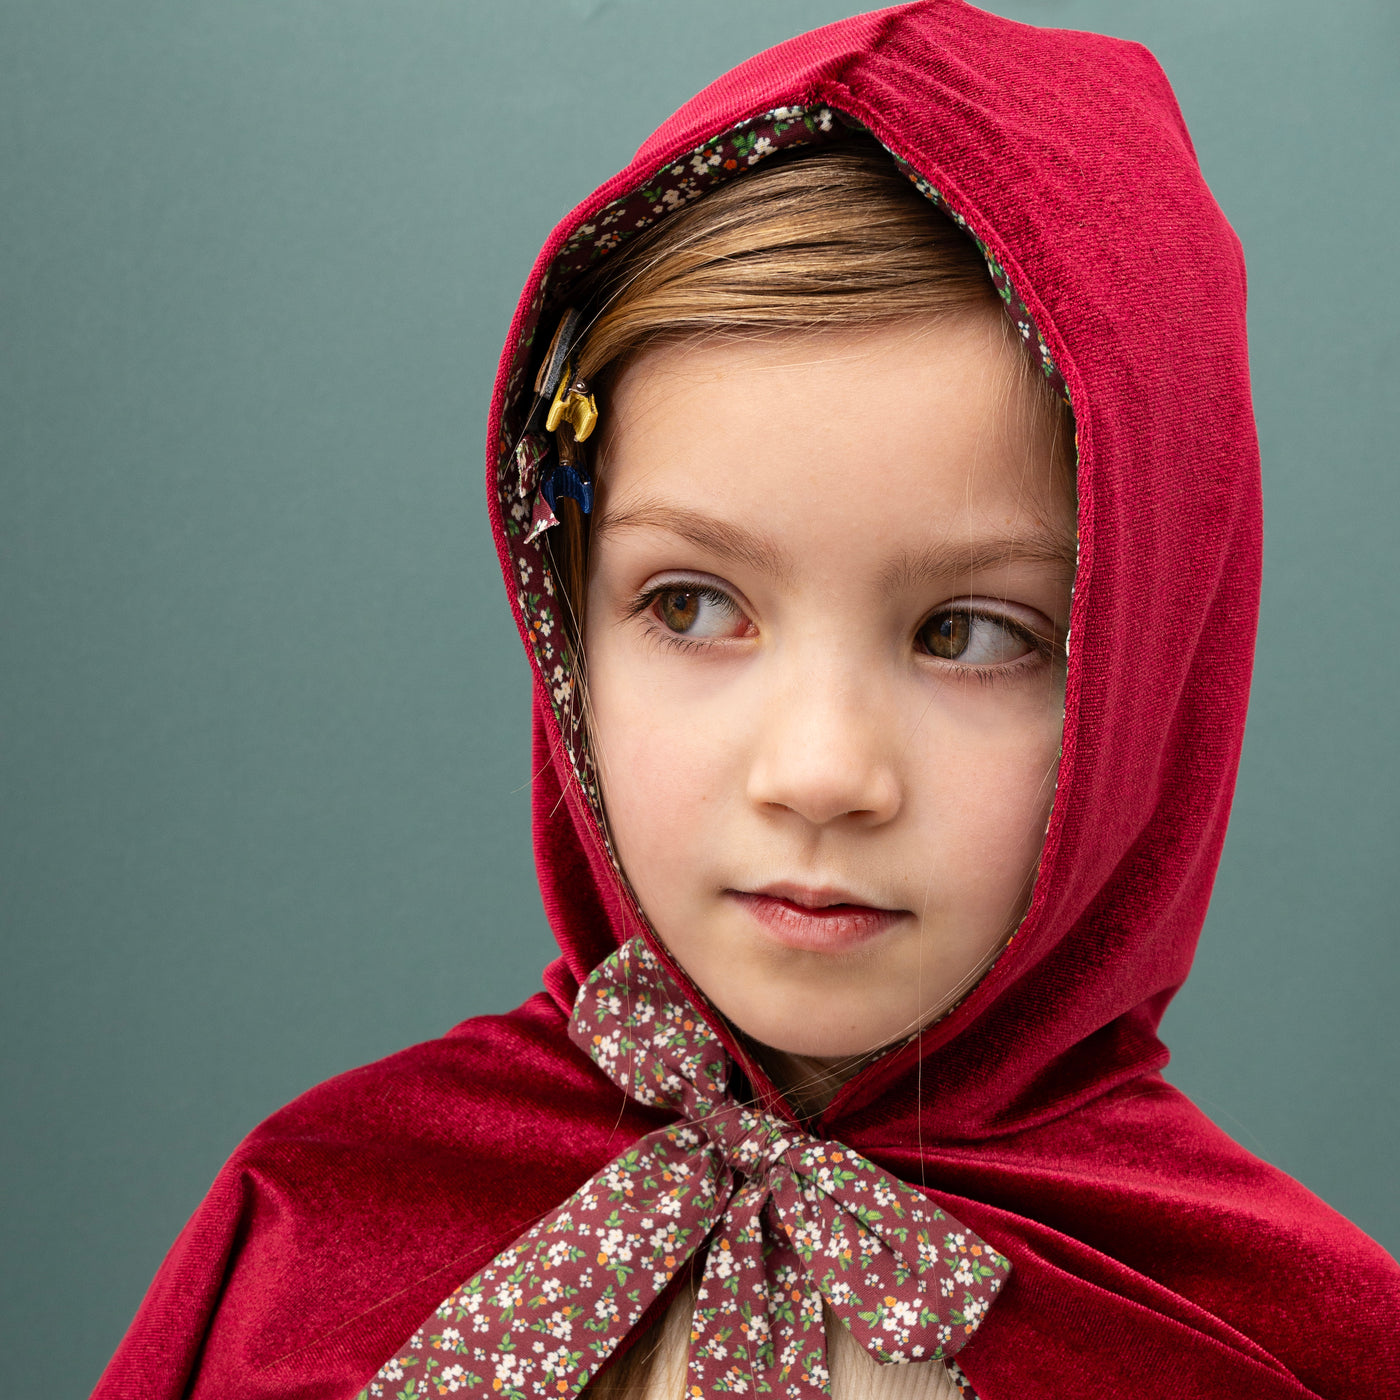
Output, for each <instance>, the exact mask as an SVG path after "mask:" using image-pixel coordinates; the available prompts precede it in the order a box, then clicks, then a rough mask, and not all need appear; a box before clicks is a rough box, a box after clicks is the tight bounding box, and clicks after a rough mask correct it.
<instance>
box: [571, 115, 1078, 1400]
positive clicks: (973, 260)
mask: <svg viewBox="0 0 1400 1400" xmlns="http://www.w3.org/2000/svg"><path fill="white" fill-rule="evenodd" d="M575 304H576V305H579V306H581V308H582V309H583V311H584V315H585V324H586V326H587V329H586V331H585V334H584V338H583V339H582V341H581V343H580V345H579V348H578V350H577V359H576V362H575V363H576V371H577V374H578V376H579V377H580V378H582V379H584V380H586V381H587V382H588V384H589V385H590V386H591V387H592V388H593V390H594V392H595V393H596V395H597V397H598V400H599V406H600V412H601V413H602V414H603V415H606V414H607V412H608V404H607V394H608V389H609V387H610V385H611V383H612V382H613V381H614V380H615V379H616V377H617V375H618V374H619V373H620V372H621V371H622V370H623V369H625V368H626V367H627V365H628V364H630V363H632V362H633V361H634V360H636V359H637V358H638V357H639V356H641V355H643V354H645V353H646V352H647V351H648V350H650V349H654V348H657V347H659V346H662V345H670V344H674V343H676V342H678V341H687V340H699V339H713V338H715V337H722V336H745V337H747V336H753V335H767V334H780V333H787V332H806V333H811V332H813V331H820V330H822V329H823V328H832V329H837V328H840V329H851V328H862V327H875V326H880V325H886V324H889V323H890V322H897V321H910V320H915V319H923V320H928V319H930V318H932V319H935V320H936V319H939V318H948V317H953V316H957V315H961V314H964V313H967V312H972V311H976V310H979V309H986V308H988V307H993V308H994V307H996V306H997V305H998V304H999V296H998V293H997V291H996V288H995V287H994V286H993V285H992V280H991V276H990V274H989V273H988V271H987V267H986V264H985V262H984V261H983V259H982V256H981V254H980V253H979V251H978V249H977V247H976V245H975V244H974V243H973V242H972V240H971V239H970V238H968V236H967V235H966V234H964V233H963V232H962V231H961V230H960V229H959V228H958V227H957V226H956V225H955V224H954V223H953V222H952V220H950V219H949V218H947V217H946V216H945V215H944V214H942V213H941V212H940V211H939V210H938V209H937V208H935V207H934V205H932V204H931V203H930V202H929V201H928V200H927V199H926V198H925V197H924V196H923V195H921V194H920V193H919V192H918V190H917V189H915V187H914V185H913V183H912V182H911V181H910V180H909V179H908V178H907V177H906V176H905V175H904V174H903V173H901V171H900V170H899V168H898V167H897V166H896V165H895V164H894V162H893V160H892V159H891V158H890V155H889V153H888V152H887V151H886V150H885V149H884V148H883V147H882V146H880V145H879V144H878V143H877V142H875V141H874V140H873V139H871V138H868V137H853V138H851V139H850V140H848V141H845V142H842V143H841V144H839V145H836V146H828V147H823V148H822V149H820V150H817V151H814V152H806V153H800V154H798V155H796V156H794V157H792V158H788V159H783V158H781V157H779V158H776V159H774V160H773V162H772V163H771V164H765V165H764V166H762V167H760V168H759V169H757V170H756V171H754V172H753V173H752V174H746V175H744V176H742V177H741V178H737V179H735V180H732V181H731V182H729V183H728V184H726V185H723V186H721V187H720V188H719V189H717V190H715V191H713V192H712V193H710V194H707V195H706V196H705V197H704V198H703V199H700V200H697V201H696V202H695V203H694V204H691V205H687V206H684V207H682V208H681V209H680V210H678V211H677V212H675V213H673V214H671V215H668V216H667V217H666V218H664V219H662V220H661V221H660V223H658V224H656V225H655V226H653V227H652V228H651V229H649V230H648V231H647V232H646V233H644V234H641V235H639V236H638V237H637V238H636V240H635V241H633V242H632V243H629V244H627V245H625V246H624V247H623V249H622V250H621V251H620V252H618V253H617V254H615V255H614V256H613V257H612V258H610V259H609V260H608V261H607V262H606V263H604V264H603V265H602V266H601V267H600V268H599V269H598V270H597V271H596V272H595V273H594V274H593V275H592V277H591V278H590V279H589V280H588V281H587V282H586V283H585V284H583V286H582V287H581V288H580V289H579V293H578V296H577V299H576V301H575ZM1007 330H1008V333H1010V334H1014V331H1013V330H1012V328H1011V326H1010V322H1009V321H1008V322H1007ZM1021 360H1022V363H1023V365H1024V371H1025V380H1026V382H1028V383H1029V384H1031V385H1033V386H1035V387H1034V388H1033V391H1032V392H1033V394H1034V395H1035V396H1036V397H1037V400H1038V410H1039V412H1040V414H1041V416H1042V418H1043V421H1044V423H1045V425H1046V430H1047V434H1048V435H1049V437H1050V439H1051V441H1052V442H1053V443H1054V460H1055V463H1056V465H1057V467H1058V468H1059V469H1060V470H1061V471H1064V472H1067V473H1068V472H1072V470H1073V461H1074V449H1073V422H1072V419H1071V416H1070V413H1069V409H1068V406H1067V405H1066V404H1065V403H1064V401H1063V399H1061V398H1060V396H1059V394H1058V393H1056V392H1055V390H1054V389H1053V387H1052V386H1051V385H1050V383H1049V382H1048V381H1047V380H1046V379H1045V377H1044V375H1043V374H1042V373H1041V371H1040V368H1039V366H1038V365H1036V364H1033V363H1032V360H1031V357H1030V356H1029V355H1026V354H1023V355H1022V356H1021ZM560 431H561V432H569V433H570V441H569V442H568V444H567V450H569V451H571V452H572V455H573V456H574V457H575V458H577V457H579V456H580V455H582V454H581V452H580V449H579V448H578V447H577V446H576V445H574V444H573V442H572V430H571V429H565V428H561V429H560ZM561 450H565V449H564V446H563V445H561ZM595 465H596V464H595ZM1068 482H1069V485H1070V487H1071V489H1072V484H1073V478H1072V476H1069V477H1068ZM560 507H561V509H560V512H559V514H560V521H561V528H559V529H557V530H553V531H551V532H550V549H551V553H552V556H553V563H554V566H555V571H556V575H557V577H558V578H559V580H560V583H561V588H562V591H563V594H564V597H565V600H566V603H567V605H568V610H569V614H570V616H571V626H572V630H573V636H572V637H571V638H570V644H571V646H572V647H573V649H574V652H575V656H574V661H575V671H576V674H577V675H578V677H579V679H580V681H581V682H583V681H584V674H585V673H584V669H583V664H582V663H583V657H582V656H581V655H580V654H579V653H580V651H581V646H580V638H581V635H582V621H583V607H584V596H585V589H586V584H587V575H588V528H587V527H588V522H587V517H586V516H584V515H582V514H581V513H580V512H579V510H578V509H577V507H576V506H575V504H574V502H573V501H572V500H561V501H560ZM583 698H584V704H585V705H586V704H587V687H586V682H584V689H583ZM693 1287H694V1284H693V1282H692V1284H691V1288H692V1290H693ZM686 1296H687V1295H686V1293H682V1295H681V1297H682V1299H684V1298H685V1297H686ZM664 1323H665V1318H664V1316H663V1317H662V1318H660V1319H658V1321H657V1322H656V1323H654V1324H653V1325H652V1326H651V1327H650V1328H649V1329H648V1330H647V1332H646V1333H645V1334H644V1335H643V1336H641V1337H639V1338H638V1339H637V1340H636V1342H635V1343H634V1344H633V1346H632V1347H631V1348H630V1349H629V1350H628V1352H627V1353H626V1355H624V1356H623V1357H622V1358H621V1359H620V1360H619V1361H618V1362H617V1363H616V1364H615V1365H613V1366H611V1367H609V1368H608V1369H607V1370H606V1371H605V1372H604V1373H603V1374H602V1375H601V1376H600V1377H598V1378H597V1379H596V1380H595V1381H593V1382H591V1383H590V1384H589V1386H588V1387H587V1391H588V1394H589V1395H590V1396H599V1397H604V1396H607V1397H613V1396H618V1397H620V1396H628V1395H630V1396H639V1395H644V1394H646V1393H647V1392H648V1390H649V1388H650V1382H651V1381H652V1379H653V1376H652V1373H653V1370H654V1368H655V1365H656V1362H657V1359H658V1357H659V1356H660V1354H661V1342H662V1334H663V1326H664ZM687 1332H688V1329H687ZM666 1379H667V1381H668V1382H669V1379H670V1378H666ZM683 1388H684V1386H683V1381H682V1383H681V1384H680V1385H679V1386H678V1388H677V1396H678V1397H679V1395H680V1394H681V1391H682V1390H683Z"/></svg>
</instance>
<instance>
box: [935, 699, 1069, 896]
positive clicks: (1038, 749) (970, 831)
mask: <svg viewBox="0 0 1400 1400" xmlns="http://www.w3.org/2000/svg"><path fill="white" fill-rule="evenodd" d="M1059 754H1060V719H1059V711H1058V709H1057V710H1056V711H1055V713H1054V715H1053V717H1052V716H1049V715H1042V716H1035V717H1034V718H1032V717H1029V716H1028V717H1027V718H1026V720H1025V722H1023V723H1021V724H1017V725H1013V726H1008V727H1007V728H1005V729H1002V730H1001V731H1000V732H998V733H996V734H982V735H978V736H973V737H968V739H967V741H966V742H965V744H964V745H962V746H961V747H959V748H956V749H955V750H954V751H953V752H952V753H949V752H948V751H947V750H945V753H944V757H943V758H942V759H941V760H939V759H936V758H935V759H934V760H932V761H931V762H930V763H929V764H928V766H927V768H926V777H925V782H926V784H927V788H928V791H929V793H930V794H931V802H930V810H931V812H932V816H931V821H933V822H935V823H936V824H937V826H938V828H939V830H940V832H941V835H940V837H939V838H938V839H937V841H936V843H935V844H936V845H938V846H941V847H942V848H943V849H944V850H945V851H947V852H948V853H949V855H950V856H951V858H952V859H953V860H954V861H955V863H956V865H957V868H959V869H960V870H961V871H962V872H963V875H964V879H963V881H962V882H961V883H960V884H959V885H957V886H956V887H957V888H960V889H961V890H962V892H963V896H964V898H965V899H966V900H967V901H968V903H969V904H970V905H971V906H973V907H976V908H980V909H982V910H984V911H985V913H986V917H987V918H989V919H991V920H993V921H1000V920H1001V919H1003V918H1005V917H1006V915H1007V911H1008V910H1011V911H1013V912H1019V911H1017V908H1016V906H1017V905H1018V904H1020V905H1021V906H1023V905H1024V901H1025V900H1026V899H1028V898H1029V895H1030V890H1031V886H1032V883H1033V877H1034V874H1035V869H1036V865H1037V862H1038V861H1039V859H1040V852H1041V847H1042V846H1043V844H1044V840H1045V827H1046V823H1047V822H1048V820H1049V817H1050V808H1051V805H1052V802H1053V800H1054V793H1055V778H1056V773H1057V769H1058V764H1059Z"/></svg>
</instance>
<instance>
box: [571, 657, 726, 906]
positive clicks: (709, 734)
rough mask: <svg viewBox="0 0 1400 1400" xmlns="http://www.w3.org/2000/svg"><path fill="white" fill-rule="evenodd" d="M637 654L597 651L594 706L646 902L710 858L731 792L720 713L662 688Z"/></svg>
mask: <svg viewBox="0 0 1400 1400" xmlns="http://www.w3.org/2000/svg"><path fill="white" fill-rule="evenodd" d="M655 674H656V668H655V667H654V665H648V664H647V658H645V657H642V658H638V657H637V656H636V655H635V652H634V651H633V650H631V649H625V648H618V649H616V650H614V649H612V648H609V647H608V646H607V645H606V644H603V645H600V646H597V647H596V648H590V652H589V702H590V708H591V715H592V735H593V746H594V753H595V758H596V762H597V769H598V777H599V782H600V783H601V785H602V790H603V803H604V806H605V808H606V811H607V815H608V826H609V829H610V830H611V832H612V835H613V839H614V842H615V844H616V846H617V851H618V855H619V857H620V858H621V860H622V863H623V865H624V867H625V868H626V870H627V873H628V876H629V878H630V879H631V881H632V883H633V886H634V888H635V889H636V891H637V894H638V896H639V897H641V898H643V899H644V900H645V891H646V890H648V889H650V888H652V887H654V886H655V885H656V884H657V883H658V881H660V880H664V879H665V877H666V873H667V872H675V871H679V870H680V868H681V867H683V866H685V865H686V864H688V863H689V862H690V861H691V860H693V859H694V857H695V855H696V853H697V851H698V850H700V849H703V846H704V844H705V843H704V836H703V831H704V827H705V823H706V820H707V819H713V814H715V813H717V812H718V811H720V810H721V809H722V806H723V802H722V798H723V795H724V793H725V792H726V791H727V790H729V789H731V788H732V785H733V774H732V766H733V765H732V764H731V763H727V762H726V749H725V746H724V744H723V742H722V735H723V733H724V732H725V725H724V721H723V717H722V715H720V714H719V713H717V711H718V710H719V709H720V708H721V707H719V706H716V705H715V704H713V703H711V704H709V705H705V706H695V705H693V704H688V703H686V700H685V697H684V696H678V695H675V694H673V693H671V692H670V691H668V690H666V689H664V688H661V687H659V686H658V685H657V684H656V680H655Z"/></svg>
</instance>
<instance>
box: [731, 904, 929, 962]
mask: <svg viewBox="0 0 1400 1400" xmlns="http://www.w3.org/2000/svg"><path fill="white" fill-rule="evenodd" d="M732 893H733V894H734V897H735V899H737V900H738V901H739V903H740V904H742V905H743V906H744V908H745V909H747V910H748V911H749V913H750V914H752V915H753V917H754V918H755V919H757V920H758V922H759V923H760V924H762V925H763V927H764V929H765V931H766V932H767V933H768V934H769V935H771V936H772V937H773V938H774V939H776V940H777V942H779V943H782V944H785V945H786V946H787V947H789V948H800V949H802V950H803V951H804V952H809V953H841V952H845V951H846V950H848V949H850V948H855V947H858V946H859V945H860V944H862V943H868V942H869V941H870V940H871V939H872V938H875V937H878V936H879V935H880V934H882V933H884V932H885V930H886V929H888V928H892V927H893V926H894V925H895V924H897V923H898V922H899V921H900V920H901V919H902V918H904V912H903V911H902V910H898V909H871V908H870V907H869V906H867V905H864V904H831V905H828V906H826V908H824V909H809V908H807V907H806V906H805V905H802V904H794V903H793V902H792V901H791V900H790V899H775V898H774V897H773V896H772V895H766V894H743V893H741V892H739V891H737V890H736V891H733V892H732Z"/></svg>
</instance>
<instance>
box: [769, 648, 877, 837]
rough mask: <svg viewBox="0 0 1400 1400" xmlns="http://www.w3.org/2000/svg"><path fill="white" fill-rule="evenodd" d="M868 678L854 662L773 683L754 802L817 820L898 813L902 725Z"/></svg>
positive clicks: (867, 821) (868, 819) (866, 820)
mask: <svg viewBox="0 0 1400 1400" xmlns="http://www.w3.org/2000/svg"><path fill="white" fill-rule="evenodd" d="M862 679H863V678H862V677H861V676H859V675H856V674H854V673H853V670H852V669H849V668H837V667H821V668H819V669H812V668H807V669H806V670H805V671H804V672H803V673H802V674H798V675H795V676H793V677H791V678H790V679H789V683H787V684H784V685H782V686H780V687H777V688H775V690H774V691H773V693H772V694H770V696H769V697H768V703H767V704H766V705H765V706H764V717H763V723H762V729H761V732H760V733H759V735H758V737H757V742H756V744H755V748H754V751H753V757H752V761H751V763H750V765H749V775H748V797H749V800H750V801H751V802H753V803H754V804H755V805H757V806H759V807H762V808H766V809H769V810H772V811H778V810H783V809H786V810H787V811H789V812H793V813H796V814H797V815H798V816H800V817H802V818H803V819H804V820H806V821H808V822H810V823H812V824H813V825H816V826H825V825H827V824H828V823H830V822H834V821H838V820H842V819H849V820H852V821H855V822H858V823H860V824H861V825H865V826H878V825H881V824H882V823H884V822H887V821H890V820H891V819H892V818H893V817H894V816H895V815H896V813H898V811H899V809H900V806H901V805H902V803H903V800H904V798H903V792H902V788H901V783H900V777H899V772H898V768H897V752H896V750H897V746H898V739H897V735H896V730H897V728H898V726H897V724H896V723H895V720H894V716H893V715H892V714H891V713H890V707H889V705H888V704H886V703H883V702H882V700H881V697H880V696H879V695H878V694H877V693H876V690H875V688H873V687H871V686H870V685H868V684H862Z"/></svg>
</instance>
